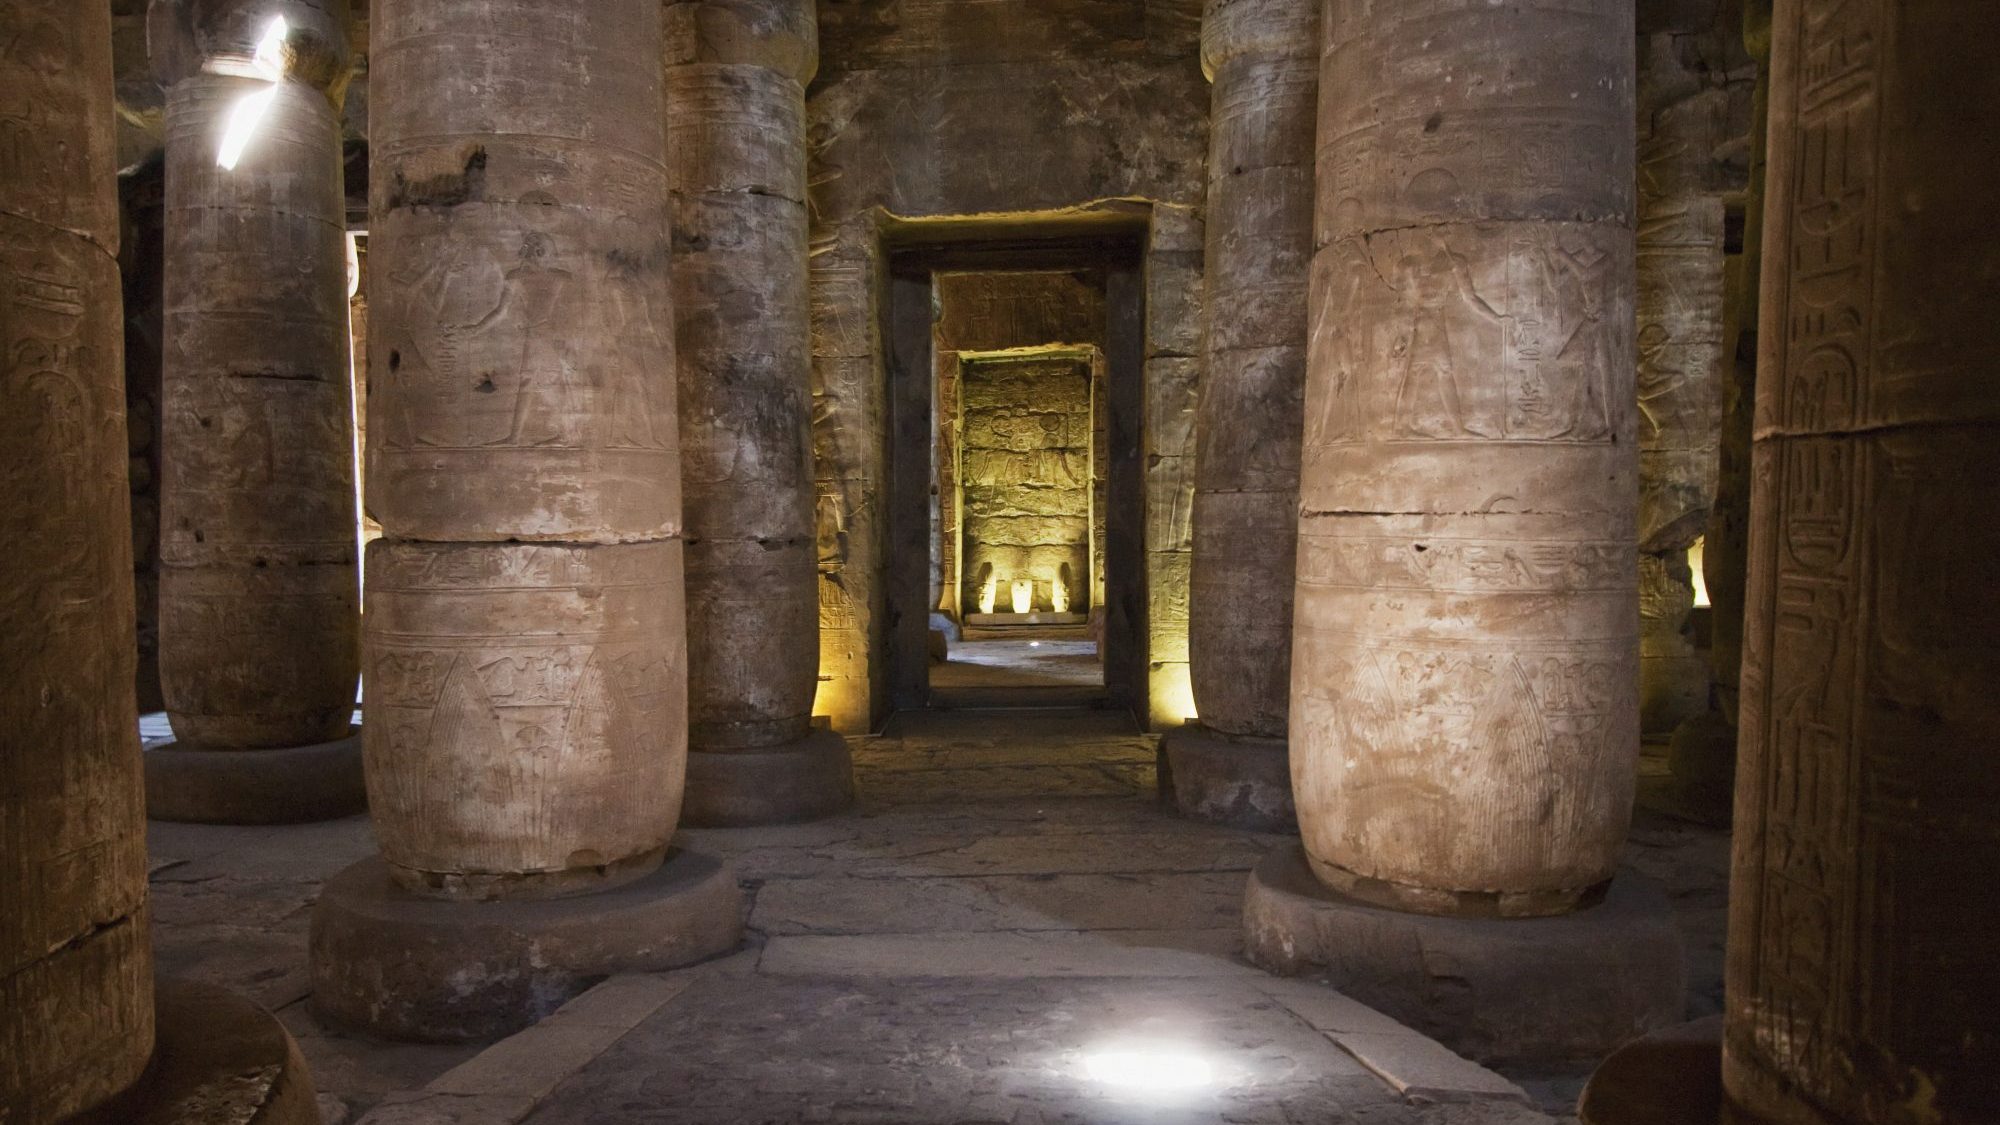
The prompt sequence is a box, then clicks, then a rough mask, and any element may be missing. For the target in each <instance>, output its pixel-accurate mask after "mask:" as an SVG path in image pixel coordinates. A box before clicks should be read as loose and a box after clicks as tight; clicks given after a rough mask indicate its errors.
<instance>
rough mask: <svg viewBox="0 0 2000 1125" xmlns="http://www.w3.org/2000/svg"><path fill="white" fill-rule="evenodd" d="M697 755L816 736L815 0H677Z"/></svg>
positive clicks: (680, 291) (691, 675)
mask: <svg viewBox="0 0 2000 1125" xmlns="http://www.w3.org/2000/svg"><path fill="white" fill-rule="evenodd" d="M666 18H667V91H668V93H667V100H668V104H669V106H670V107H671V112H670V114H669V117H668V124H669V138H668V147H669V152H670V153H671V180H672V184H673V200H674V211H675V214H674V237H675V242H674V288H675V293H676V297H677V300H676V302H675V315H676V318H677V351H678V355H677V360H678V364H679V373H680V426H681V446H682V459H681V463H682V467H683V471H684V472H685V474H686V489H687V501H686V502H687V533H686V534H687V544H688V545H687V567H688V570H687V596H688V648H689V663H688V708H689V720H690V730H691V739H692V741H691V746H692V748H693V749H694V750H697V751H703V750H730V749H747V748H757V747H767V746H775V745H779V744H782V743H787V742H791V741H794V740H796V739H798V738H800V737H802V736H804V735H805V733H806V731H807V728H808V725H809V723H810V721H811V716H812V704H813V693H814V691H815V689H816V688H817V687H818V671H819V608H818V590H817V588H816V584H815V579H814V560H813V479H812V390H811V374H812V368H811V365H812V358H811V351H810V349H811V331H810V327H809V325H808V322H807V303H806V223H807V219H806V205H805V171H806V150H805V84H806V83H807V82H809V81H811V80H812V75H813V72H814V70H815V69H816V66H817V36H816V28H815V20H814V12H813V5H812V4H811V3H810V2H809V0H691V2H686V3H675V4H672V5H670V6H669V7H668V9H667V17H666Z"/></svg>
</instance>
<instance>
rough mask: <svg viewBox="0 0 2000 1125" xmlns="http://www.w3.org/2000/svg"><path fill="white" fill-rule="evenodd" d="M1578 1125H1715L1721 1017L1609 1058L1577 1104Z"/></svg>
mask: <svg viewBox="0 0 2000 1125" xmlns="http://www.w3.org/2000/svg"><path fill="white" fill-rule="evenodd" d="M1576 1112H1577V1118H1578V1120H1579V1121H1581V1122H1582V1125H1717V1122H1719V1121H1721V1120H1722V1119H1723V1118H1722V1017H1721V1016H1710V1017H1708V1018H1707V1019H1700V1020H1695V1021H1694V1022H1692V1023H1684V1024H1680V1025H1677V1026H1675V1027H1669V1028H1667V1029H1665V1030H1663V1031H1656V1032H1654V1033H1652V1034H1651V1035H1647V1036H1645V1037H1643V1038H1640V1039H1635V1040H1633V1041H1632V1042H1630V1043H1627V1044H1625V1045H1624V1046H1623V1047H1620V1048H1618V1050H1616V1051H1614V1052H1612V1054H1611V1057H1610V1058H1608V1059H1605V1060H1604V1063H1603V1065H1601V1066H1599V1067H1598V1068H1597V1071H1596V1073H1594V1074H1592V1075H1591V1076H1590V1084H1589V1085H1587V1086H1585V1087H1584V1088H1583V1097H1582V1098H1581V1099H1579V1101H1578V1102H1577V1110H1576Z"/></svg>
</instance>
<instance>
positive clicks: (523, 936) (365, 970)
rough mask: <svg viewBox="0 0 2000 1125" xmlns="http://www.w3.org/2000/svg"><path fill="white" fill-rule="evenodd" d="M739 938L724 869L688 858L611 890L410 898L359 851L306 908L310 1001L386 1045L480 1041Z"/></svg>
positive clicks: (736, 897) (738, 904)
mask: <svg viewBox="0 0 2000 1125" xmlns="http://www.w3.org/2000/svg"><path fill="white" fill-rule="evenodd" d="M742 937H743V892H742V891H741V890H740V889H739V888H738V887H737V885H736V877H735V876H734V875H733V874H732V873H731V872H730V871H729V869H728V868H726V867H724V866H723V865H722V864H721V863H720V862H719V861H717V860H715V859H713V858H711V857H709V856H705V855H701V854H698V853H695V852H690V851H685V850H682V851H676V852H674V853H673V854H671V855H669V856H668V857H667V861H666V862H665V863H663V864H661V865H660V868H659V869H658V870H657V871H655V872H653V873H652V874H650V875H648V876H646V877H645V878H643V879H638V880H635V881H633V882H631V883H627V884H624V885H623V886H620V887H617V888H614V889H612V890H607V891H600V892H596V893H591V894H579V895H574V896H571V897H569V898H553V899H538V900H533V901H518V902H517V901H501V902H454V901H448V900H443V899H431V898H419V897H418V896H416V895H413V894H411V893H409V892H408V891H405V890H403V889H402V888H400V887H398V886H397V885H396V884H395V882H394V881H393V880H392V879H390V877H389V867H388V864H386V863H385V862H383V860H382V858H381V857H380V856H371V857H369V858H368V859H364V860H362V861H361V862H360V863H357V864H354V865H353V866H351V867H349V868H347V869H346V870H344V871H342V872H340V873H339V874H338V875H335V876H334V877H333V878H332V879H330V880H328V881H327V884H326V886H325V888H324V889H323V890H322V891H321V892H320V897H319V903H318V905H316V906H315V907H314V908H313V916H312V937H311V955H312V982H313V1006H314V1007H315V1008H316V1009H318V1011H319V1012H321V1013H322V1014H323V1015H325V1016H327V1017H329V1018H330V1019H333V1020H335V1021H337V1022H340V1023H344V1024H348V1025H352V1026H357V1027H360V1028H363V1029H366V1030H367V1031H370V1032H372V1033H374V1034H377V1035H382V1036H387V1037H389V1038H392V1039H411V1040H417V1041H421V1042H433V1043H468V1042H479V1041H484V1040H491V1039H497V1038H500V1037H501V1036H504V1035H508V1034H511V1033H513V1032H516V1031H519V1030H521V1029H522V1028H524V1027H527V1026H529V1025H530V1024H533V1023H535V1022H536V1021H538V1020H540V1019H542V1018H543V1017H545V1016H547V1015H549V1014H550V1013H552V1012H554V1011H555V1010H556V1009H557V1008H559V1007H561V1006H562V1005H563V1003H564V1002H565V1001H567V1000H569V999H570V998H572V997H574V996H576V995H577V994H579V993H581V992H583V991H584V990H585V989H586V988H589V987H590V986H591V985H592V984H595V983H596V982H597V981H598V980H599V979H601V978H603V977H606V976H609V975H611V974H613V973H631V972H640V973H643V972H660V971H663V970H666V969H674V968H679V967H681V966H684V965H691V964H694V963H695V962H697V961H704V960H707V959H708V958H710V957H715V956H717V955H719V954H723V953H727V952H729V951H731V950H733V949H735V948H736V946H737V944H738V943H739V942H740V941H741V940H742Z"/></svg>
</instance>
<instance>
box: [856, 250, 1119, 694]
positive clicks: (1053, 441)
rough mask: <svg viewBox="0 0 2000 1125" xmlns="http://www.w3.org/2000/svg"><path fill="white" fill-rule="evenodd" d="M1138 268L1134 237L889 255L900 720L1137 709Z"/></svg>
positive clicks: (892, 584)
mask: <svg viewBox="0 0 2000 1125" xmlns="http://www.w3.org/2000/svg"><path fill="white" fill-rule="evenodd" d="M1139 259H1140V241H1139V239H1138V238H1136V237H1134V238H1121V237H1111V238H1088V239H1077V238H1073V237H1072V238H1050V239H1045V240H1025V241H1024V240H1018V239H1014V240H1007V241H1004V242H1001V241H996V242H990V243H957V244H951V245H945V246H926V247H910V248H905V249H898V250H896V251H894V252H893V253H892V255H891V259H890V261H891V273H892V279H893V280H892V286H891V294H890V301H889V309H888V313H889V316H888V319H889V325H888V331H887V333H886V335H887V336H888V338H889V351H890V363H889V379H890V395H889V398H890V412H891V419H892V422H891V427H890V428H891V450H890V459H891V462H892V473H891V477H892V481H893V482H894V483H893V486H892V489H891V494H890V498H889V502H890V504H891V506H892V507H891V512H890V537H891V551H890V562H889V571H890V573H889V589H890V598H891V602H892V605H893V607H894V608H893V610H892V621H893V622H894V624H893V625H892V635H891V658H890V664H891V670H892V676H891V679H892V693H891V694H892V704H893V706H894V707H895V708H896V709H899V710H912V709H919V708H958V707H994V706H1001V707H1007V706H1013V707H1023V706H1026V707H1042V706H1075V705H1079V704H1081V705H1087V706H1100V707H1108V708H1112V709H1118V710H1126V711H1139V710H1141V709H1142V705H1141V703H1140V698H1139V691H1137V690H1135V685H1142V684H1143V682H1144V667H1145V657H1144V647H1143V643H1142V640H1141V638H1143V636H1144V624H1143V621H1144V611H1143V605H1144V597H1143V584H1144V576H1143V573H1142V565H1143V560H1142V555H1141V552H1140V551H1138V550H1137V549H1136V545H1137V543H1138V541H1139V538H1140V531H1139V525H1140V521H1141V516H1142V513H1141V512H1140V510H1139V509H1140V507H1141V504H1140V501H1141V498H1142V496H1143V484H1142V482H1141V480H1140V476H1139V469H1140V466H1139V443H1138V441H1137V440H1136V435H1137V433H1138V432H1139V430H1140V427H1141V423H1142V419H1141V418H1140V416H1139V415H1140V407H1141V404H1142V402H1143V391H1142V387H1141V383H1142V380H1143V371H1142V368H1141V363H1140V362H1139V360H1140V356H1141V351H1142V346H1141V345H1140V344H1139V342H1138V341H1137V340H1136V339H1133V337H1136V336H1137V335H1138V334H1139V332H1140V331H1141V326H1142V325H1143V318H1144V296H1143V290H1142V288H1141V286H1140V285H1139V284H1138V273H1139V270H1138V262H1139ZM1121 435H1131V436H1132V440H1128V441H1125V442H1122V443H1121V442H1120V441H1119V440H1118V438H1119V437H1120V436H1121Z"/></svg>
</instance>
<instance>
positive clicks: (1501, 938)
mask: <svg viewBox="0 0 2000 1125" xmlns="http://www.w3.org/2000/svg"><path fill="white" fill-rule="evenodd" d="M1243 945H1244V955H1245V956H1246V957H1248V958H1249V960H1250V961H1251V963H1252V964H1255V965H1256V966H1258V967H1259V968H1261V969H1264V970H1265V971H1267V972H1271V973H1276V974H1278V975H1281V976H1298V975H1302V974H1305V973H1308V972H1319V973H1323V974H1325V976H1326V978H1327V980H1328V983H1330V984H1331V985H1332V986H1333V987H1334V988H1337V989H1339V990H1340V991H1341V992H1343V993H1345V994H1347V995H1348V996H1351V997H1353V998H1354V999H1356V1000H1359V1001H1361V1002H1362V1003H1364V1004H1367V1005H1369V1006H1370V1007H1373V1008H1376V1009H1379V1010H1380V1011H1383V1012H1385V1013H1387V1014H1389V1015H1391V1016H1393V1017H1395V1018H1396V1019H1398V1020H1400V1021H1402V1022H1403V1023H1405V1024H1408V1025H1409V1026H1411V1027H1413V1028H1416V1029H1417V1030H1418V1031H1421V1032H1423V1033H1424V1034H1426V1035H1428V1036H1430V1037H1431V1038H1433V1039H1436V1040H1438V1041H1439V1042H1441V1043H1443V1044H1445V1045H1446V1046H1448V1047H1450V1048H1451V1049H1452V1050H1454V1051H1457V1052H1458V1053H1459V1054H1461V1055H1465V1056H1467V1057H1468V1058H1471V1059H1474V1060H1476V1061H1479V1062H1482V1063H1486V1064H1488V1065H1493V1064H1501V1065H1510V1064H1512V1065H1529V1066H1539V1065H1559V1064H1563V1063H1570V1062H1575V1061H1578V1060H1583V1059H1593V1060H1594V1059H1599V1058H1602V1057H1604V1055H1605V1054H1607V1053H1608V1052H1610V1051H1611V1050H1613V1049H1615V1048H1617V1047H1619V1046H1620V1045H1622V1044H1624V1043H1627V1042H1629V1041H1631V1040H1632V1039H1634V1038H1636V1037H1638V1036H1640V1035H1644V1034H1646V1033H1647V1032H1650V1031H1653V1030H1655V1029H1658V1028H1661V1027H1665V1026H1667V1025H1669V1024H1672V1023H1675V1022H1678V1021H1679V1020H1680V1018H1681V1013H1682V1011H1683V1005H1684V1003H1685V1001H1684V1000H1683V994H1684V993H1685V991H1686V969H1685V968H1684V966H1683V964H1682V960H1681V938H1680V932H1679V931H1678V930H1677V929H1676V928H1675V926H1674V919H1673V914H1672V910H1671V907H1670V906H1669V905H1668V902H1667V898H1666V895H1665V894H1664V893H1663V892H1662V891H1661V890H1660V889H1659V887H1658V886H1656V885H1655V884H1653V883H1651V882H1649V881H1647V880H1645V879H1641V878H1639V877H1638V876H1635V875H1630V874H1624V875H1620V876H1619V877H1618V878H1616V879H1614V880H1612V883H1611V886H1610V888H1609V890H1608V891H1607V892H1606V894H1605V897H1604V900H1603V901H1602V902H1600V903H1598V904H1597V905H1596V906H1592V907H1590V908H1588V909H1585V910H1580V911H1578V912H1576V913H1574V914H1565V915H1559V916H1556V917H1550V918H1523V919H1468V918H1449V917H1437V916H1432V915H1425V914H1408V913H1403V912H1401V911H1396V910H1389V909H1385V908H1383V907H1379V906H1371V905H1369V904H1367V903H1363V902H1360V901H1357V900H1355V899H1351V898H1348V897H1346V896H1344V895H1341V894H1339V893H1337V892H1335V891H1333V890H1330V889H1329V888H1327V887H1326V886H1324V885H1323V884H1321V883H1320V881H1319V880H1318V879H1316V878H1314V877H1313V874H1312V871H1311V869H1310V868H1309V867H1308V866H1307V862H1306V853H1305V848H1304V846H1303V845H1300V844H1296V843H1291V844H1286V845H1284V846H1282V847H1280V848H1278V849H1277V850H1276V851H1274V852H1272V853H1271V854H1269V855H1267V856H1265V857H1264V859H1263V860H1262V861H1261V862H1259V863H1258V864H1257V867H1256V868H1255V869H1254V870H1253V871H1252V872H1251V874H1250V885H1249V888H1248V889H1247V890H1246V891H1245V893H1244V897H1243Z"/></svg>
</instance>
